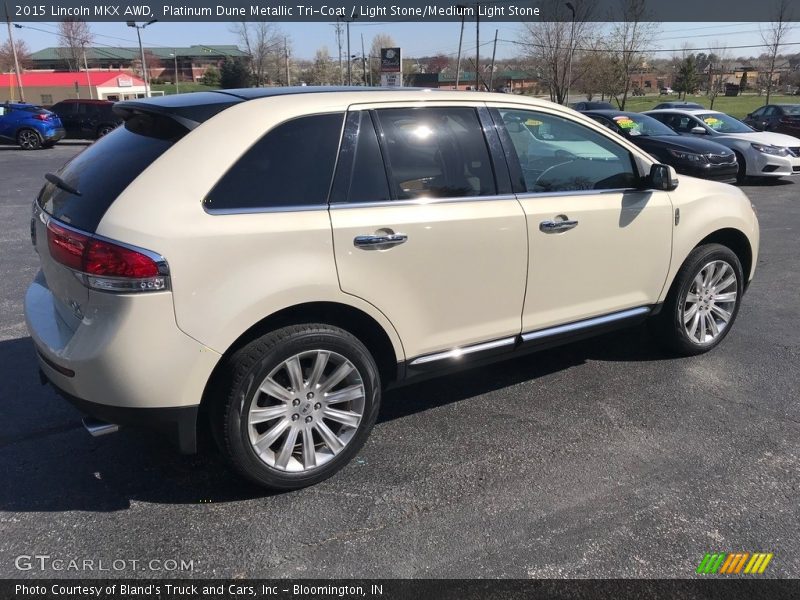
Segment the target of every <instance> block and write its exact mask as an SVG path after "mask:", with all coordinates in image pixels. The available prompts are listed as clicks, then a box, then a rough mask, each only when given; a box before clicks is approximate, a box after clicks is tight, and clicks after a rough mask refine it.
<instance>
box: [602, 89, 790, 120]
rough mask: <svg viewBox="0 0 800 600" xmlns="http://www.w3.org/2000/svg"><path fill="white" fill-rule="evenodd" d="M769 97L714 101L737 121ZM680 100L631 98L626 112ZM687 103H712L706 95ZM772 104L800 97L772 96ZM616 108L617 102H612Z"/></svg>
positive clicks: (747, 95) (665, 97) (627, 103)
mask: <svg viewBox="0 0 800 600" xmlns="http://www.w3.org/2000/svg"><path fill="white" fill-rule="evenodd" d="M766 100H767V96H766V95H763V96H758V95H755V94H752V95H751V94H745V95H744V96H735V97H727V96H723V95H719V96H717V97H716V99H715V100H714V110H718V111H720V112H724V113H727V114H729V115H731V116H733V117H736V118H737V119H741V118H743V117H745V116H747V114H748V113H751V112H753V111H754V110H755V109H757V108H758V107H759V106H764V104H765V103H766ZM675 101H679V100H678V95H677V94H673V95H670V96H634V97H629V98H628V101H627V102H626V103H625V110H630V111H633V112H643V111H645V110H650V109H652V108H653V107H654V106H655V105H656V104H658V103H660V102H675ZM686 101H687V102H697V103H698V104H702V105H703V106H705V107H706V108H708V107H709V106H711V101H710V100H709V99H708V97H707V96H705V95H698V96H692V95H688V96H686ZM769 101H770V103H771V104H800V97H798V96H774V95H773V96H772V97H770V100H769ZM611 104H614V105H615V106H616V103H615V102H613V101H612V102H611Z"/></svg>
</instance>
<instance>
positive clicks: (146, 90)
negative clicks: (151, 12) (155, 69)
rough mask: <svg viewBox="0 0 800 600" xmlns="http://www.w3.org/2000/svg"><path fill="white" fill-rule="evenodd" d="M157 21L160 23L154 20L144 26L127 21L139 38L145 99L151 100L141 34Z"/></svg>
mask: <svg viewBox="0 0 800 600" xmlns="http://www.w3.org/2000/svg"><path fill="white" fill-rule="evenodd" d="M156 21H158V19H153V20H152V21H148V22H147V23H145V24H144V25H137V24H136V22H135V21H127V22H126V25H127V26H128V27H133V28H134V29H136V37H137V38H139V52H140V53H141V55H142V75H143V76H144V97H145V98H149V97H150V77H149V76H148V73H147V62H146V61H145V58H144V46H142V33H141V31H142V29H144V28H145V27H147V26H148V25H152V24H153V23H155V22H156Z"/></svg>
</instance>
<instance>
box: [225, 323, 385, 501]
mask: <svg viewBox="0 0 800 600" xmlns="http://www.w3.org/2000/svg"><path fill="white" fill-rule="evenodd" d="M227 367H228V368H227V375H228V385H227V395H226V396H225V397H222V398H219V402H218V404H217V406H216V407H215V408H216V410H214V409H212V411H211V413H210V414H211V418H212V427H213V428H215V429H216V430H217V431H216V436H215V437H216V438H217V440H218V442H219V445H220V448H221V450H222V452H223V454H224V455H225V456H226V457H227V459H228V460H229V461H230V462H231V464H232V465H233V466H234V467H235V468H236V470H237V471H239V472H240V473H241V474H243V475H244V476H245V477H247V478H248V479H250V480H252V481H254V482H255V483H257V484H259V485H262V486H264V487H268V488H272V489H279V490H290V489H297V488H301V487H305V486H308V485H313V484H315V483H318V482H320V481H322V480H324V479H327V478H328V477H330V476H331V475H333V474H334V473H336V472H337V471H338V470H339V469H341V468H342V467H343V466H345V465H346V464H347V463H348V462H349V461H350V459H351V458H352V457H353V456H354V455H355V453H356V452H358V450H359V449H360V448H361V446H362V445H363V444H364V442H365V441H366V439H367V437H368V436H369V433H370V431H371V429H372V426H373V425H374V423H375V418H376V417H377V414H378V408H379V406H380V379H379V375H378V369H377V367H376V365H375V362H374V360H373V359H372V357H371V356H370V353H369V351H368V350H367V349H366V347H365V346H364V345H363V344H362V343H361V342H360V341H359V340H358V339H356V338H355V337H354V336H352V335H351V334H349V333H348V332H346V331H344V330H342V329H339V328H338V327H333V326H329V325H321V324H309V325H297V326H292V327H285V328H283V329H279V330H276V331H273V332H272V333H269V334H267V335H265V336H263V337H261V338H259V339H257V340H255V341H253V342H251V343H250V344H248V345H247V346H245V347H243V348H242V349H240V350H239V351H237V352H236V353H235V354H234V355H233V356H232V357H231V359H230V360H229V362H228V365H227Z"/></svg>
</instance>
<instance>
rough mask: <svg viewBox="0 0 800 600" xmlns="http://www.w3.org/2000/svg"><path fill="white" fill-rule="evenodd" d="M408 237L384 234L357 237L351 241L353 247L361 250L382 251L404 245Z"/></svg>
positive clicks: (398, 234)
mask: <svg viewBox="0 0 800 600" xmlns="http://www.w3.org/2000/svg"><path fill="white" fill-rule="evenodd" d="M406 241H408V236H407V235H405V234H404V233H386V234H380V235H359V236H356V238H355V239H354V240H353V245H354V246H355V247H356V248H361V249H362V250H384V249H386V248H392V247H394V246H399V245H400V244H405V243H406Z"/></svg>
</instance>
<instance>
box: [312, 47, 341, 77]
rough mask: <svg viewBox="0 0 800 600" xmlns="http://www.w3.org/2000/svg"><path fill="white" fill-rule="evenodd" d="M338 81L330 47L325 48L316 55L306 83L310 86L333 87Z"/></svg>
mask: <svg viewBox="0 0 800 600" xmlns="http://www.w3.org/2000/svg"><path fill="white" fill-rule="evenodd" d="M335 79H338V75H337V74H336V68H335V67H334V64H333V61H332V60H331V56H330V54H329V53H328V47H327V46H323V47H322V48H320V49H319V50H317V52H316V54H315V55H314V62H313V64H312V65H311V68H310V69H308V71H307V76H306V83H308V84H310V85H331V84H332V83H334V80H335Z"/></svg>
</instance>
